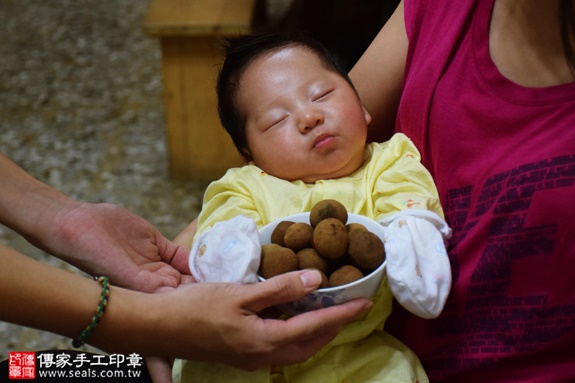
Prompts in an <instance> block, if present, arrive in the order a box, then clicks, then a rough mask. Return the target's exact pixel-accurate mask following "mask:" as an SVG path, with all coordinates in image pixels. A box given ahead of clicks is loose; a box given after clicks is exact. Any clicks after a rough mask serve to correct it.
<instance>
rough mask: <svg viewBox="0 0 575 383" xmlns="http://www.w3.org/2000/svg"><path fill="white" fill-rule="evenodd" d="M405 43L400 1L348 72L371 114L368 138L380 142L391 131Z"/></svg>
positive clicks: (400, 81) (393, 125)
mask: <svg viewBox="0 0 575 383" xmlns="http://www.w3.org/2000/svg"><path fill="white" fill-rule="evenodd" d="M407 46H408V40H407V34H406V32H405V22H404V19H403V1H402V2H401V3H400V4H399V6H398V7H397V9H396V10H395V12H394V13H393V15H392V16H391V17H390V19H389V20H388V21H387V22H386V23H385V25H384V26H383V28H382V29H381V31H380V32H379V33H378V35H377V36H376V37H375V39H374V40H373V42H372V43H371V45H370V46H369V47H368V48H367V50H366V51H365V53H364V54H363V56H362V57H361V58H360V59H359V61H358V62H357V63H356V64H355V66H354V67H353V68H352V70H351V71H350V72H349V76H350V78H351V80H352V81H353V84H354V85H355V88H356V89H357V92H358V93H359V97H360V99H361V102H362V103H363V105H364V107H365V108H366V109H367V111H368V112H369V114H370V115H371V117H372V123H371V125H370V131H369V136H368V140H369V141H377V142H383V141H386V140H388V139H389V138H390V137H391V136H392V134H393V131H394V128H395V116H396V114H397V108H398V105H399V98H400V96H401V90H402V85H403V76H404V69H405V60H406V56H407Z"/></svg>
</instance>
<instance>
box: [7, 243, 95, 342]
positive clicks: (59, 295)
mask: <svg viewBox="0 0 575 383" xmlns="http://www.w3.org/2000/svg"><path fill="white" fill-rule="evenodd" d="M0 264H1V265H2V267H0V301H1V302H2V304H1V305H0V320H3V321H8V322H12V323H16V324H19V325H23V326H28V327H34V328H38V329H42V330H47V331H50V332H54V333H57V334H60V335H64V336H69V337H75V336H77V335H79V334H80V332H81V331H82V329H83V328H84V327H85V326H86V325H87V324H88V323H89V321H90V319H91V316H92V315H93V314H94V310H95V309H96V307H97V304H98V298H99V295H100V292H101V287H100V286H99V284H98V283H97V282H95V281H92V280H90V279H87V278H83V277H81V276H79V275H76V274H72V273H69V272H65V271H62V270H59V269H57V268H54V267H51V266H48V265H46V264H43V263H40V262H37V261H34V260H32V259H30V258H28V257H26V256H24V255H22V254H20V253H18V252H16V251H15V250H13V249H10V248H8V247H5V246H3V245H0Z"/></svg>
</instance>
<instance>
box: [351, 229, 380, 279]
mask: <svg viewBox="0 0 575 383" xmlns="http://www.w3.org/2000/svg"><path fill="white" fill-rule="evenodd" d="M349 256H350V258H351V259H352V261H353V263H354V264H355V265H357V266H358V267H359V268H360V269H362V270H364V271H366V272H371V271H373V270H375V269H377V268H378V267H379V265H381V264H382V263H383V261H384V260H385V248H384V246H383V242H382V241H381V239H380V238H379V237H378V236H377V235H375V234H373V233H372V232H370V231H363V230H356V231H353V232H351V233H349Z"/></svg>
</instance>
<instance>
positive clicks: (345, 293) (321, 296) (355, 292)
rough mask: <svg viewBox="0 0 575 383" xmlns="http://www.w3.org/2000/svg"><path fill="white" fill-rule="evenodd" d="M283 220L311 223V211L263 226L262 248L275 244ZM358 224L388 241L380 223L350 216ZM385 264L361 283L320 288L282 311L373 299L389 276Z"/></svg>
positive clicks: (296, 310) (282, 307)
mask: <svg viewBox="0 0 575 383" xmlns="http://www.w3.org/2000/svg"><path fill="white" fill-rule="evenodd" d="M282 221H293V222H305V223H309V212H308V213H298V214H294V215H289V216H287V217H284V218H281V219H278V220H276V221H273V222H271V223H269V224H267V225H266V226H264V227H262V228H261V229H260V239H261V244H262V245H265V244H269V243H271V235H272V232H273V231H274V229H275V227H276V226H277V225H278V224H279V223H280V222H282ZM354 222H357V223H361V224H362V225H364V226H365V227H366V228H367V230H369V231H371V232H372V233H373V234H375V235H377V236H378V237H379V238H380V239H381V240H382V241H383V240H384V232H383V227H382V226H381V225H380V224H379V223H377V222H376V221H374V220H372V219H370V218H367V217H364V216H362V215H359V214H353V213H348V218H347V223H354ZM385 265H386V262H385V261H384V262H383V263H382V264H381V265H380V266H379V267H378V268H377V269H375V270H374V271H373V272H371V273H370V274H368V275H366V276H365V277H363V278H361V279H358V280H357V281H354V282H351V283H348V284H346V285H342V286H337V287H328V288H324V289H317V290H315V291H312V292H311V293H309V294H307V295H305V296H304V297H303V298H301V299H299V300H297V301H293V302H288V303H284V304H282V305H279V306H278V308H279V309H280V310H281V311H283V312H284V313H286V314H288V315H297V314H301V313H304V312H306V311H311V310H317V309H321V308H324V307H329V306H334V305H338V304H341V303H345V302H347V301H350V300H352V299H357V298H367V299H369V298H371V297H373V295H374V294H375V293H376V292H377V289H378V288H379V285H380V284H381V282H382V281H383V277H384V275H385ZM258 278H259V280H260V281H264V280H265V278H263V277H261V276H258Z"/></svg>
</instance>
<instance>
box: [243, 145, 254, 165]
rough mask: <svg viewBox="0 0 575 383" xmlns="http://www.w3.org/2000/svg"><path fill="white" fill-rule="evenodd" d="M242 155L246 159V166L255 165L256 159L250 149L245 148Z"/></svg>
mask: <svg viewBox="0 0 575 383" xmlns="http://www.w3.org/2000/svg"><path fill="white" fill-rule="evenodd" d="M240 154H241V155H242V157H243V158H244V161H245V162H246V165H254V159H253V158H252V155H251V153H250V151H249V150H248V149H245V148H242V149H240Z"/></svg>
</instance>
